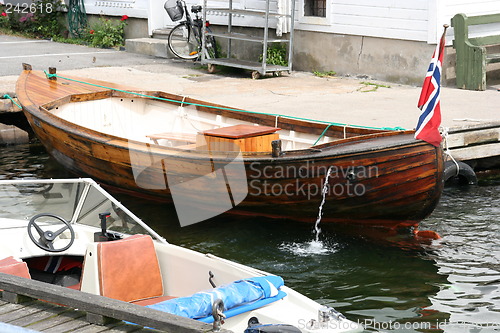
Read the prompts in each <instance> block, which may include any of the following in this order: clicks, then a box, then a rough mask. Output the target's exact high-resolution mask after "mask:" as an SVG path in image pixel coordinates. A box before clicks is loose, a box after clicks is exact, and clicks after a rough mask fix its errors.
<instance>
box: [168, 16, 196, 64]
mask: <svg viewBox="0 0 500 333" xmlns="http://www.w3.org/2000/svg"><path fill="white" fill-rule="evenodd" d="M168 48H169V49H170V51H172V53H173V54H174V55H175V56H177V57H179V58H181V59H187V60H191V59H196V58H198V53H199V52H198V41H197V40H196V36H195V35H194V31H193V30H192V29H191V27H190V26H189V25H188V24H187V23H180V24H178V25H176V26H175V27H174V28H173V29H172V30H171V31H170V34H168Z"/></svg>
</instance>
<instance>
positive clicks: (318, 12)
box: [304, 0, 326, 17]
mask: <svg viewBox="0 0 500 333" xmlns="http://www.w3.org/2000/svg"><path fill="white" fill-rule="evenodd" d="M304 16H316V17H326V0H304Z"/></svg>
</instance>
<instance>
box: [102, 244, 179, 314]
mask: <svg viewBox="0 0 500 333" xmlns="http://www.w3.org/2000/svg"><path fill="white" fill-rule="evenodd" d="M97 263H98V277H99V286H100V294H101V295H102V296H106V297H110V298H114V299H118V300H121V301H125V302H130V303H135V304H139V305H149V304H154V303H158V302H161V301H164V300H167V299H171V298H172V297H170V296H164V295H163V281H162V276H161V271H160V266H159V263H158V257H157V256H156V251H155V248H154V244H153V240H152V239H151V237H150V236H147V235H135V236H131V237H128V238H125V239H121V240H117V241H112V242H102V243H99V244H98V245H97Z"/></svg>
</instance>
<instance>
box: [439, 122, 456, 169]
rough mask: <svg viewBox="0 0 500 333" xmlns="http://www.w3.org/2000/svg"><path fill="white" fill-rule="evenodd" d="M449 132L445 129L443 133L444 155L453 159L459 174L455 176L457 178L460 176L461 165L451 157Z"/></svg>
mask: <svg viewBox="0 0 500 333" xmlns="http://www.w3.org/2000/svg"><path fill="white" fill-rule="evenodd" d="M448 131H449V128H448V127H443V132H442V134H441V135H442V136H443V140H444V153H445V154H446V155H448V156H449V157H450V158H451V160H452V161H453V163H455V165H456V166H457V173H456V174H455V177H457V176H458V175H459V174H460V165H459V164H458V162H457V161H456V160H455V158H454V157H453V156H452V155H451V151H450V148H449V147H448V136H449V133H448Z"/></svg>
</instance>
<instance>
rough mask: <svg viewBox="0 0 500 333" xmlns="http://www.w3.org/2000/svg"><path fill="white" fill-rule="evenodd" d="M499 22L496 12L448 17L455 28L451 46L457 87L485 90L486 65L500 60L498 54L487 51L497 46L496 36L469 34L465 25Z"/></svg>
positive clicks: (499, 17) (497, 38)
mask: <svg viewBox="0 0 500 333" xmlns="http://www.w3.org/2000/svg"><path fill="white" fill-rule="evenodd" d="M491 23H500V14H490V15H480V16H470V17H468V16H467V15H465V14H457V15H455V16H454V17H453V18H452V19H451V26H452V27H453V28H454V30H455V40H454V41H453V48H454V49H455V50H456V51H457V64H456V74H457V87H459V88H462V89H469V90H485V89H486V65H488V64H491V63H496V62H500V53H488V47H489V46H493V45H500V32H499V33H498V35H496V36H495V35H491V36H484V37H474V38H470V37H469V26H472V25H483V24H491Z"/></svg>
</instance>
